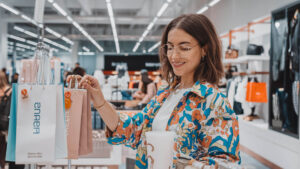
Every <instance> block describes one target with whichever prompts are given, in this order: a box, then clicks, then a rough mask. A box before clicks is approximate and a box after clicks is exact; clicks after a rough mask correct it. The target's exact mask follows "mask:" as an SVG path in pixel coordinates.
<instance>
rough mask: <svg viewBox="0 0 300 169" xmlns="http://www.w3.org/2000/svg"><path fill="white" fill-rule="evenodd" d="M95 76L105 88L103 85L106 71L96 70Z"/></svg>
mask: <svg viewBox="0 0 300 169" xmlns="http://www.w3.org/2000/svg"><path fill="white" fill-rule="evenodd" d="M94 77H95V78H96V79H97V80H98V82H99V84H100V87H101V89H103V86H104V84H105V76H104V73H103V72H102V71H101V70H95V72H94Z"/></svg>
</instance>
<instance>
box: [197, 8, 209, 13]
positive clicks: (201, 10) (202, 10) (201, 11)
mask: <svg viewBox="0 0 300 169" xmlns="http://www.w3.org/2000/svg"><path fill="white" fill-rule="evenodd" d="M206 10H208V6H204V7H203V8H201V9H200V10H199V11H198V12H197V14H202V13H203V12H205V11H206Z"/></svg>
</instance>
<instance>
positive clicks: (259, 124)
mask: <svg viewBox="0 0 300 169" xmlns="http://www.w3.org/2000/svg"><path fill="white" fill-rule="evenodd" d="M238 118H239V128H240V130H239V131H240V144H241V145H242V146H244V147H246V148H248V149H249V150H251V151H253V152H254V153H256V154H259V155H260V156H262V157H264V158H265V159H267V160H269V161H270V162H272V163H274V164H276V165H278V166H280V167H282V168H291V169H298V168H299V163H297V162H296V161H298V159H299V157H300V141H299V139H296V138H294V137H290V136H287V135H285V134H282V133H278V132H276V131H273V130H271V129H269V128H268V124H267V123H266V122H264V121H263V120H261V119H259V120H253V121H245V120H243V116H242V115H239V116H238ZM274 152H276V153H274Z"/></svg>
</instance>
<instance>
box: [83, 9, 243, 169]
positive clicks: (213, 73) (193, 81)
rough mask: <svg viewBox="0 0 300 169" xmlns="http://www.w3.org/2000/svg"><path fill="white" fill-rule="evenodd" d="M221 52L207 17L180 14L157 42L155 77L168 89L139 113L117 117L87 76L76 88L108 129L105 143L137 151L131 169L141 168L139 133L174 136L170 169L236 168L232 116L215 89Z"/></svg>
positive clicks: (237, 158)
mask: <svg viewBox="0 0 300 169" xmlns="http://www.w3.org/2000/svg"><path fill="white" fill-rule="evenodd" d="M221 51H222V50H221V46H220V42H219V39H218V36H217V34H216V31H215V28H214V26H213V25H212V23H211V22H210V21H209V20H208V18H207V17H205V16H204V15H200V14H199V15H198V14H191V15H182V16H180V17H178V18H176V19H174V20H172V21H171V22H170V23H169V24H168V25H167V27H166V29H165V31H164V33H163V36H162V40H161V48H160V62H161V65H162V67H161V68H162V71H161V72H162V73H163V78H164V79H166V80H167V82H168V83H169V85H168V86H165V87H161V88H160V89H159V91H158V92H157V94H156V96H155V97H154V98H153V99H152V100H151V101H150V102H149V103H148V104H147V106H146V107H145V108H144V109H143V110H142V112H140V113H138V114H136V115H134V116H133V117H131V116H129V115H126V114H119V115H118V114H117V113H116V111H115V110H114V109H113V108H112V107H111V106H110V104H108V103H107V102H106V101H105V100H104V97H103V95H102V92H101V90H100V87H99V84H98V82H97V80H95V79H94V78H92V77H91V76H85V77H83V79H82V80H81V82H80V85H81V86H83V87H84V88H86V89H87V90H88V91H90V92H91V93H92V97H93V98H92V99H93V101H94V106H95V107H96V109H97V110H98V112H100V115H101V116H102V118H103V120H104V121H105V123H106V125H107V127H108V131H107V137H108V141H109V143H111V144H126V145H129V146H131V147H132V148H134V149H137V156H136V168H143V169H144V168H147V160H146V156H147V152H146V151H147V149H146V146H145V141H146V140H145V132H146V131H151V130H171V131H175V132H176V134H177V135H176V138H175V145H174V157H173V159H174V160H173V164H174V165H173V168H175V167H176V168H183V167H185V166H188V165H189V167H190V168H206V167H208V168H209V167H215V168H218V167H220V168H228V167H232V168H236V167H238V166H239V165H238V164H240V155H239V154H240V153H239V127H238V121H237V117H236V115H235V113H234V111H233V110H232V109H231V106H230V104H229V102H228V100H227V98H225V96H224V95H223V94H222V93H221V92H220V91H219V90H218V89H217V88H216V87H215V86H216V85H217V84H218V82H219V79H220V78H221V77H222V76H223V68H222V67H223V66H222V62H221V58H222V56H221ZM172 105H173V106H172ZM174 105H176V106H175V107H174ZM164 117H169V118H167V120H165V118H164ZM186 168H187V167H186Z"/></svg>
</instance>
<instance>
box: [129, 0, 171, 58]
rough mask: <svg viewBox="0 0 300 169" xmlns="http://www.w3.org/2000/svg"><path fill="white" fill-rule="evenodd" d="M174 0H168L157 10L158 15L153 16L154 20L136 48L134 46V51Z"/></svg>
mask: <svg viewBox="0 0 300 169" xmlns="http://www.w3.org/2000/svg"><path fill="white" fill-rule="evenodd" d="M171 2H172V0H167V1H166V2H165V3H164V4H163V6H162V7H161V8H160V10H159V11H158V12H157V15H156V16H155V17H154V18H153V20H152V22H151V23H150V24H149V25H148V26H147V28H146V30H145V31H144V32H143V34H142V36H141V38H139V41H138V42H137V43H136V44H135V46H134V48H133V50H132V51H133V52H136V50H137V49H138V47H139V46H140V44H141V42H142V41H143V40H144V38H145V37H146V36H147V34H148V33H149V32H150V30H151V29H152V27H153V26H154V24H155V23H156V21H157V20H158V18H159V17H160V16H162V15H163V13H164V12H165V11H166V9H167V8H168V6H169V3H171Z"/></svg>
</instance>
